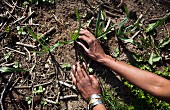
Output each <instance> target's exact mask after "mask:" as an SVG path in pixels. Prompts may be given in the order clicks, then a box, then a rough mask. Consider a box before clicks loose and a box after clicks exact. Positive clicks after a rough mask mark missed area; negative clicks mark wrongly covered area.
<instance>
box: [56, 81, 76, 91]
mask: <svg viewBox="0 0 170 110" xmlns="http://www.w3.org/2000/svg"><path fill="white" fill-rule="evenodd" d="M59 83H60V84H62V85H64V86H66V87H69V88H72V89H74V90H76V86H74V85H71V84H68V83H66V82H63V81H59Z"/></svg>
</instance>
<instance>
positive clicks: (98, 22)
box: [95, 6, 102, 37]
mask: <svg viewBox="0 0 170 110" xmlns="http://www.w3.org/2000/svg"><path fill="white" fill-rule="evenodd" d="M101 10H102V9H101V6H99V12H98V15H97V22H96V30H95V36H96V37H98V34H99V30H100V18H101V12H102V11H101Z"/></svg>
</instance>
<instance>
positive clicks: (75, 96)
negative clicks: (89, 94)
mask: <svg viewBox="0 0 170 110" xmlns="http://www.w3.org/2000/svg"><path fill="white" fill-rule="evenodd" d="M77 97H78V96H77V95H67V96H60V100H63V99H69V98H77Z"/></svg>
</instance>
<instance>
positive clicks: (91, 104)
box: [88, 94, 102, 110]
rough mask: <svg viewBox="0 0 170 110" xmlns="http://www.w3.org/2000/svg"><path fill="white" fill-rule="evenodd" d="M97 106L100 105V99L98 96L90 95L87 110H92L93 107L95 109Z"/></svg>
mask: <svg viewBox="0 0 170 110" xmlns="http://www.w3.org/2000/svg"><path fill="white" fill-rule="evenodd" d="M98 104H102V101H101V97H100V95H99V94H92V95H91V96H90V101H89V104H88V110H92V108H93V107H95V106H96V105H98Z"/></svg>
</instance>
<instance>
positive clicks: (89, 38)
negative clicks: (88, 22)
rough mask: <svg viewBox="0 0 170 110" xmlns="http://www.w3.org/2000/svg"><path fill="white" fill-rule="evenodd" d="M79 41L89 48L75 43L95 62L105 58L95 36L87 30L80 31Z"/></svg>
mask: <svg viewBox="0 0 170 110" xmlns="http://www.w3.org/2000/svg"><path fill="white" fill-rule="evenodd" d="M79 39H81V40H83V41H85V42H86V43H87V44H88V46H89V48H87V47H86V46H85V45H84V44H83V43H81V42H77V43H78V44H79V45H80V46H82V47H83V49H84V50H85V52H86V53H87V55H88V56H89V57H90V58H92V59H93V60H95V61H100V59H103V58H104V57H105V55H106V54H105V52H104V51H103V48H102V47H101V45H100V44H99V42H98V41H97V39H96V38H95V36H94V35H93V34H92V33H90V32H89V31H88V30H81V31H80V36H79Z"/></svg>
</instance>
